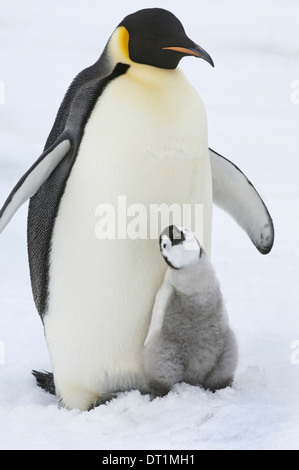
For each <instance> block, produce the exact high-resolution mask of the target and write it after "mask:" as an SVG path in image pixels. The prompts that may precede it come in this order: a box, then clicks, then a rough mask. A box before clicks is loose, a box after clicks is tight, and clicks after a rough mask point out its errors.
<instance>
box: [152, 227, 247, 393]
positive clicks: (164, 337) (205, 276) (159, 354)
mask: <svg viewBox="0 0 299 470" xmlns="http://www.w3.org/2000/svg"><path fill="white" fill-rule="evenodd" d="M160 250H161V254H162V256H163V257H164V259H165V261H166V263H167V264H168V266H169V267H168V269H167V271H166V274H165V278H164V280H163V283H162V285H161V287H160V289H159V291H158V293H157V296H156V299H155V303H154V307H153V314H152V319H151V324H150V328H149V332H148V335H147V338H146V341H145V350H144V373H145V382H146V388H147V390H148V391H149V392H150V393H151V394H152V395H153V396H163V395H166V394H167V393H168V392H169V391H170V390H171V388H172V386H173V385H175V384H176V383H179V382H187V383H190V384H191V385H201V386H202V387H204V388H205V389H209V390H212V391H215V390H218V389H220V388H225V387H228V386H231V385H232V382H233V378H234V373H235V369H236V366H237V360H238V352H237V349H238V348H237V342H236V338H235V335H234V333H233V332H232V330H231V328H230V326H229V321H228V316H227V312H226V309H225V306H224V302H223V297H222V293H221V290H220V285H219V281H218V279H217V277H216V273H215V270H214V268H213V266H212V263H211V261H210V260H209V258H208V256H207V255H206V254H205V252H204V250H203V249H202V247H201V246H200V244H199V242H198V240H197V239H196V238H195V237H194V235H193V234H192V233H191V232H189V231H188V230H186V229H185V228H183V227H178V226H175V225H171V226H170V227H167V228H166V229H165V230H164V231H163V232H162V234H161V237H160Z"/></svg>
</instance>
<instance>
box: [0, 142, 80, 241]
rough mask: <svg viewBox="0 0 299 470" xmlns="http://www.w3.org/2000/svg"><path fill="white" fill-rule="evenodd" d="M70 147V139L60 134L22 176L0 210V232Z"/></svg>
mask: <svg viewBox="0 0 299 470" xmlns="http://www.w3.org/2000/svg"><path fill="white" fill-rule="evenodd" d="M70 148H71V141H70V139H69V138H68V136H67V135H65V134H62V136H61V137H60V139H59V140H58V142H56V143H55V144H53V145H52V146H51V147H49V149H48V150H46V151H45V152H44V153H43V154H42V155H41V156H40V157H39V159H38V160H37V161H36V162H35V163H34V164H33V165H32V166H31V168H29V170H28V171H27V172H26V173H25V174H24V175H23V176H22V178H21V179H20V181H19V182H18V183H17V184H16V186H15V187H14V189H13V190H12V192H11V193H10V195H9V196H8V198H7V200H6V202H5V203H4V205H3V207H2V209H1V210H0V233H1V232H2V230H4V228H5V227H6V225H7V224H8V223H9V221H10V220H11V218H12V217H13V215H14V214H15V213H16V211H17V210H18V209H19V207H21V205H22V204H24V202H26V201H27V200H28V199H29V198H30V197H31V196H33V195H34V194H35V193H36V191H37V190H38V189H39V188H40V186H41V185H42V184H43V183H44V182H45V181H46V180H47V179H48V178H49V176H50V174H51V173H52V171H53V170H54V168H56V166H57V165H58V164H59V163H60V162H61V160H62V159H63V158H64V157H65V156H66V155H67V153H68V152H69V150H70Z"/></svg>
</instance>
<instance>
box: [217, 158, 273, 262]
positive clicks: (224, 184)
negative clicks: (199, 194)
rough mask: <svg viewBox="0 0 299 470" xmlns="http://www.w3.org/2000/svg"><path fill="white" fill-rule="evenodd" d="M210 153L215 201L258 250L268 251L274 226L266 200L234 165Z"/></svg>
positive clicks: (271, 243) (261, 251) (264, 252)
mask: <svg viewBox="0 0 299 470" xmlns="http://www.w3.org/2000/svg"><path fill="white" fill-rule="evenodd" d="M209 152H210V161H211V169H212V181H213V200H214V203H215V204H216V206H218V207H220V208H221V209H223V210H224V211H225V212H227V213H228V214H230V216H231V217H232V218H233V219H234V220H235V221H236V222H237V223H238V224H239V225H240V227H242V228H243V229H244V230H245V232H246V233H247V235H248V236H249V238H250V240H251V241H252V243H253V244H254V245H255V246H256V248H257V249H258V250H259V251H260V253H262V254H267V253H269V252H270V251H271V249H272V246H273V243H274V226H273V222H272V218H271V216H270V214H269V211H268V209H267V207H266V205H265V203H264V202H263V200H262V198H261V197H260V195H259V194H258V192H257V191H256V189H255V188H254V186H253V185H252V183H251V182H250V181H249V180H248V178H247V177H246V176H245V175H244V173H242V171H241V170H240V169H239V168H238V167H237V166H236V165H234V164H233V163H232V162H230V161H229V160H228V159H227V158H225V157H223V156H222V155H220V154H219V153H217V152H215V151H214V150H212V149H209Z"/></svg>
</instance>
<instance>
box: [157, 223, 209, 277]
mask: <svg viewBox="0 0 299 470" xmlns="http://www.w3.org/2000/svg"><path fill="white" fill-rule="evenodd" d="M159 243H160V251H161V254H162V256H163V258H164V259H165V261H166V263H167V264H168V266H170V267H171V268H173V269H177V270H179V269H184V268H187V267H189V266H191V265H193V264H194V263H198V262H199V261H200V258H201V256H202V254H203V249H202V247H201V246H200V244H199V242H198V240H197V239H196V237H195V236H194V235H193V233H192V232H189V231H188V230H187V229H185V228H184V227H180V226H178V225H170V226H169V227H167V228H166V229H164V230H163V232H162V233H161V235H160V240H159Z"/></svg>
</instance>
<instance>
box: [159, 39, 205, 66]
mask: <svg viewBox="0 0 299 470" xmlns="http://www.w3.org/2000/svg"><path fill="white" fill-rule="evenodd" d="M163 49H170V50H171V51H177V52H180V53H181V54H184V55H194V56H195V57H200V58H201V59H203V60H206V61H207V62H208V63H209V64H211V66H212V67H214V62H213V59H212V57H211V56H210V54H208V53H207V52H206V51H205V50H204V49H203V48H202V47H200V46H198V45H197V44H195V43H194V45H193V46H192V47H188V48H187V47H177V46H173V47H163Z"/></svg>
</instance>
